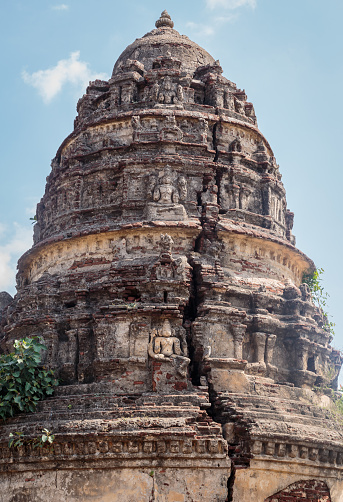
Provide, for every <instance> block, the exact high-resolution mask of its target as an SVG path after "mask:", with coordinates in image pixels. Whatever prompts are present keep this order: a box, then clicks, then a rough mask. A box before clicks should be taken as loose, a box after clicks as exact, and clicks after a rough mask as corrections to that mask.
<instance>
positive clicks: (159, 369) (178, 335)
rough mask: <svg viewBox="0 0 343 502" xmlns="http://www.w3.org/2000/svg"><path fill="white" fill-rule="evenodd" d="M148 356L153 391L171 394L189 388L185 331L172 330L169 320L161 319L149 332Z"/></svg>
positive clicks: (179, 327)
mask: <svg viewBox="0 0 343 502" xmlns="http://www.w3.org/2000/svg"><path fill="white" fill-rule="evenodd" d="M148 355H149V359H150V363H151V368H152V387H153V391H155V392H161V393H168V392H170V393H173V392H175V391H182V390H185V389H187V388H188V387H189V382H188V378H187V377H188V366H189V363H190V359H189V358H188V348H187V342H186V330H185V329H184V328H183V327H182V326H177V327H175V328H172V326H171V324H170V321H169V319H161V320H160V322H159V324H158V327H154V328H153V329H151V331H150V340H149V345H148Z"/></svg>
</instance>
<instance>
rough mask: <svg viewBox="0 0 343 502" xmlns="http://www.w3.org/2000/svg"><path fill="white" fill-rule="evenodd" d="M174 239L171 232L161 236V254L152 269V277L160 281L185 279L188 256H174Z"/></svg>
mask: <svg viewBox="0 0 343 502" xmlns="http://www.w3.org/2000/svg"><path fill="white" fill-rule="evenodd" d="M173 245H174V241H173V239H172V238H171V237H170V235H169V234H161V237H160V242H159V246H160V250H161V252H160V256H159V257H158V260H157V261H156V263H155V264H154V266H153V267H152V270H151V279H152V280H156V279H157V280H159V281H170V280H177V281H185V280H186V275H187V269H188V268H189V265H188V262H187V258H186V256H179V257H177V258H175V259H174V258H173V256H172V247H173Z"/></svg>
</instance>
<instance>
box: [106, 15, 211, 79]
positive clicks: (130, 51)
mask: <svg viewBox="0 0 343 502" xmlns="http://www.w3.org/2000/svg"><path fill="white" fill-rule="evenodd" d="M156 26H157V29H155V30H152V31H150V32H149V33H147V34H146V35H144V36H143V37H142V38H137V39H136V40H135V41H134V42H133V43H132V44H130V45H129V46H128V47H126V49H125V50H124V52H122V54H121V55H120V56H119V58H118V60H117V62H116V64H115V65H114V68H113V73H112V76H115V75H116V74H117V73H119V71H120V69H121V67H122V65H123V64H125V62H126V61H127V60H128V59H133V60H136V61H139V62H140V63H143V64H144V68H145V70H150V69H151V68H152V66H153V61H154V60H155V59H156V58H157V57H160V56H170V55H171V56H172V57H173V58H176V59H178V60H180V61H181V62H182V64H181V71H183V72H186V73H188V74H191V75H192V74H193V73H194V72H195V70H196V69H197V68H198V67H199V66H206V65H209V64H213V63H214V62H215V60H214V58H213V57H212V56H211V55H210V54H209V53H208V52H206V51H205V49H203V48H202V47H200V46H199V45H198V44H196V43H195V42H192V40H190V39H189V38H188V37H187V36H185V35H180V33H179V32H178V31H176V30H174V29H173V26H174V23H173V21H172V20H171V18H170V16H169V14H168V13H167V12H166V11H164V12H162V14H161V17H160V18H159V19H158V20H157V21H156Z"/></svg>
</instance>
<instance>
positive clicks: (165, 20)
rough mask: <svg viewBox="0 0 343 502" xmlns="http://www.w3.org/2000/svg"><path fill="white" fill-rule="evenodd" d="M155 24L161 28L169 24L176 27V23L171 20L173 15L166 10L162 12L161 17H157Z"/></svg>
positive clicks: (169, 26)
mask: <svg viewBox="0 0 343 502" xmlns="http://www.w3.org/2000/svg"><path fill="white" fill-rule="evenodd" d="M155 26H156V28H161V27H162V26H168V28H174V23H173V21H172V20H171V17H170V15H169V14H168V12H167V11H166V10H164V11H163V12H162V14H161V16H160V19H157V21H156V23H155Z"/></svg>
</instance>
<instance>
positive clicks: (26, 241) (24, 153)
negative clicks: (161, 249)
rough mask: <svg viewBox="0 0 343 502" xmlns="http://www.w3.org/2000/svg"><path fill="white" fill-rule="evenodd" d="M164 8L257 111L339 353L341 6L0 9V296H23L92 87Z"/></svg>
mask: <svg viewBox="0 0 343 502" xmlns="http://www.w3.org/2000/svg"><path fill="white" fill-rule="evenodd" d="M164 9H167V10H168V12H169V14H170V15H171V16H172V19H173V20H174V22H175V29H177V30H178V31H179V32H180V33H182V34H186V35H188V36H189V37H190V38H191V39H193V40H194V41H195V42H197V43H198V44H200V45H201V46H203V47H204V48H205V49H206V50H208V52H210V53H211V54H212V56H213V57H214V58H215V59H219V60H220V63H221V65H222V67H223V69H224V75H225V76H226V77H227V78H229V79H230V80H232V81H234V82H236V83H237V85H238V86H239V87H241V88H244V89H245V90H246V92H247V95H248V99H249V101H252V102H253V104H254V107H255V111H256V114H257V119H258V124H259V128H260V130H261V131H262V133H263V134H264V135H265V136H266V138H267V139H268V141H269V142H270V144H271V147H272V148H273V150H274V153H275V156H276V159H277V162H278V163H279V164H280V170H281V173H282V175H283V182H284V184H285V187H286V191H287V201H288V207H289V208H290V209H291V210H292V211H294V212H295V224H294V233H295V235H296V237H297V246H298V247H299V248H300V249H301V250H302V251H304V252H305V253H306V254H307V255H308V256H310V257H311V258H312V259H313V260H314V262H315V263H316V265H317V266H318V267H322V268H324V270H325V274H324V286H325V288H326V290H327V291H328V292H329V294H330V299H329V312H330V313H331V315H332V316H333V321H334V322H335V323H336V336H335V339H334V342H333V344H334V345H335V346H336V347H337V348H341V349H343V320H342V318H341V315H340V314H341V310H342V309H343V307H342V286H343V270H342V258H341V255H342V252H341V248H342V230H343V229H342V216H341V215H342V200H343V192H342V189H343V174H342V173H343V167H342V160H341V150H342V144H343V139H342V116H343V101H342V99H341V96H340V92H341V89H342V87H343V85H342V84H343V58H342V52H343V30H342V27H341V23H342V19H343V2H342V0H326V1H325V2H324V0H287V1H286V0H187V2H185V1H180V0H173V1H171V0H163V2H160V1H157V0H145V1H144V2H142V1H141V0H126V2H122V1H116V0H64V2H59V1H58V0H57V1H56V2H54V1H50V0H30V1H28V0H21V1H19V0H11V1H10V2H6V1H5V0H0V19H1V29H0V41H1V47H2V51H1V52H2V54H1V68H2V79H1V84H0V86H1V104H2V106H1V112H2V125H1V129H2V131H1V138H2V148H1V153H2V155H1V164H2V167H1V185H0V186H1V197H0V205H1V211H0V291H1V290H7V291H9V292H10V293H12V294H13V293H14V292H15V288H14V283H15V264H16V260H17V258H18V257H19V256H20V255H21V254H22V253H23V252H24V251H25V250H26V249H27V248H28V247H30V246H31V242H32V237H31V236H32V225H31V222H30V220H29V218H30V217H32V216H33V215H34V214H35V205H36V203H37V202H38V201H39V199H40V197H41V196H42V195H43V192H44V185H45V178H46V176H47V175H48V174H49V171H50V161H51V159H52V158H53V157H54V155H55V153H56V150H57V148H58V147H59V145H60V143H61V142H62V141H63V139H64V138H65V137H66V136H67V135H68V134H69V133H70V132H71V131H72V128H73V120H74V118H75V115H76V103H77V100H78V98H79V97H81V96H82V94H83V92H84V91H85V88H86V85H87V82H88V81H89V80H90V79H94V78H96V77H97V76H100V77H102V78H109V77H110V75H111V72H112V68H113V65H114V63H115V61H116V59H117V58H118V56H119V55H120V53H121V52H122V51H123V50H124V48H125V47H126V46H127V45H128V44H129V43H131V42H132V41H133V40H134V39H135V38H137V37H140V36H142V35H144V34H145V33H146V32H148V31H150V30H151V29H153V28H154V23H155V21H156V19H157V18H158V17H159V15H160V13H161V11H162V10H164Z"/></svg>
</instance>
